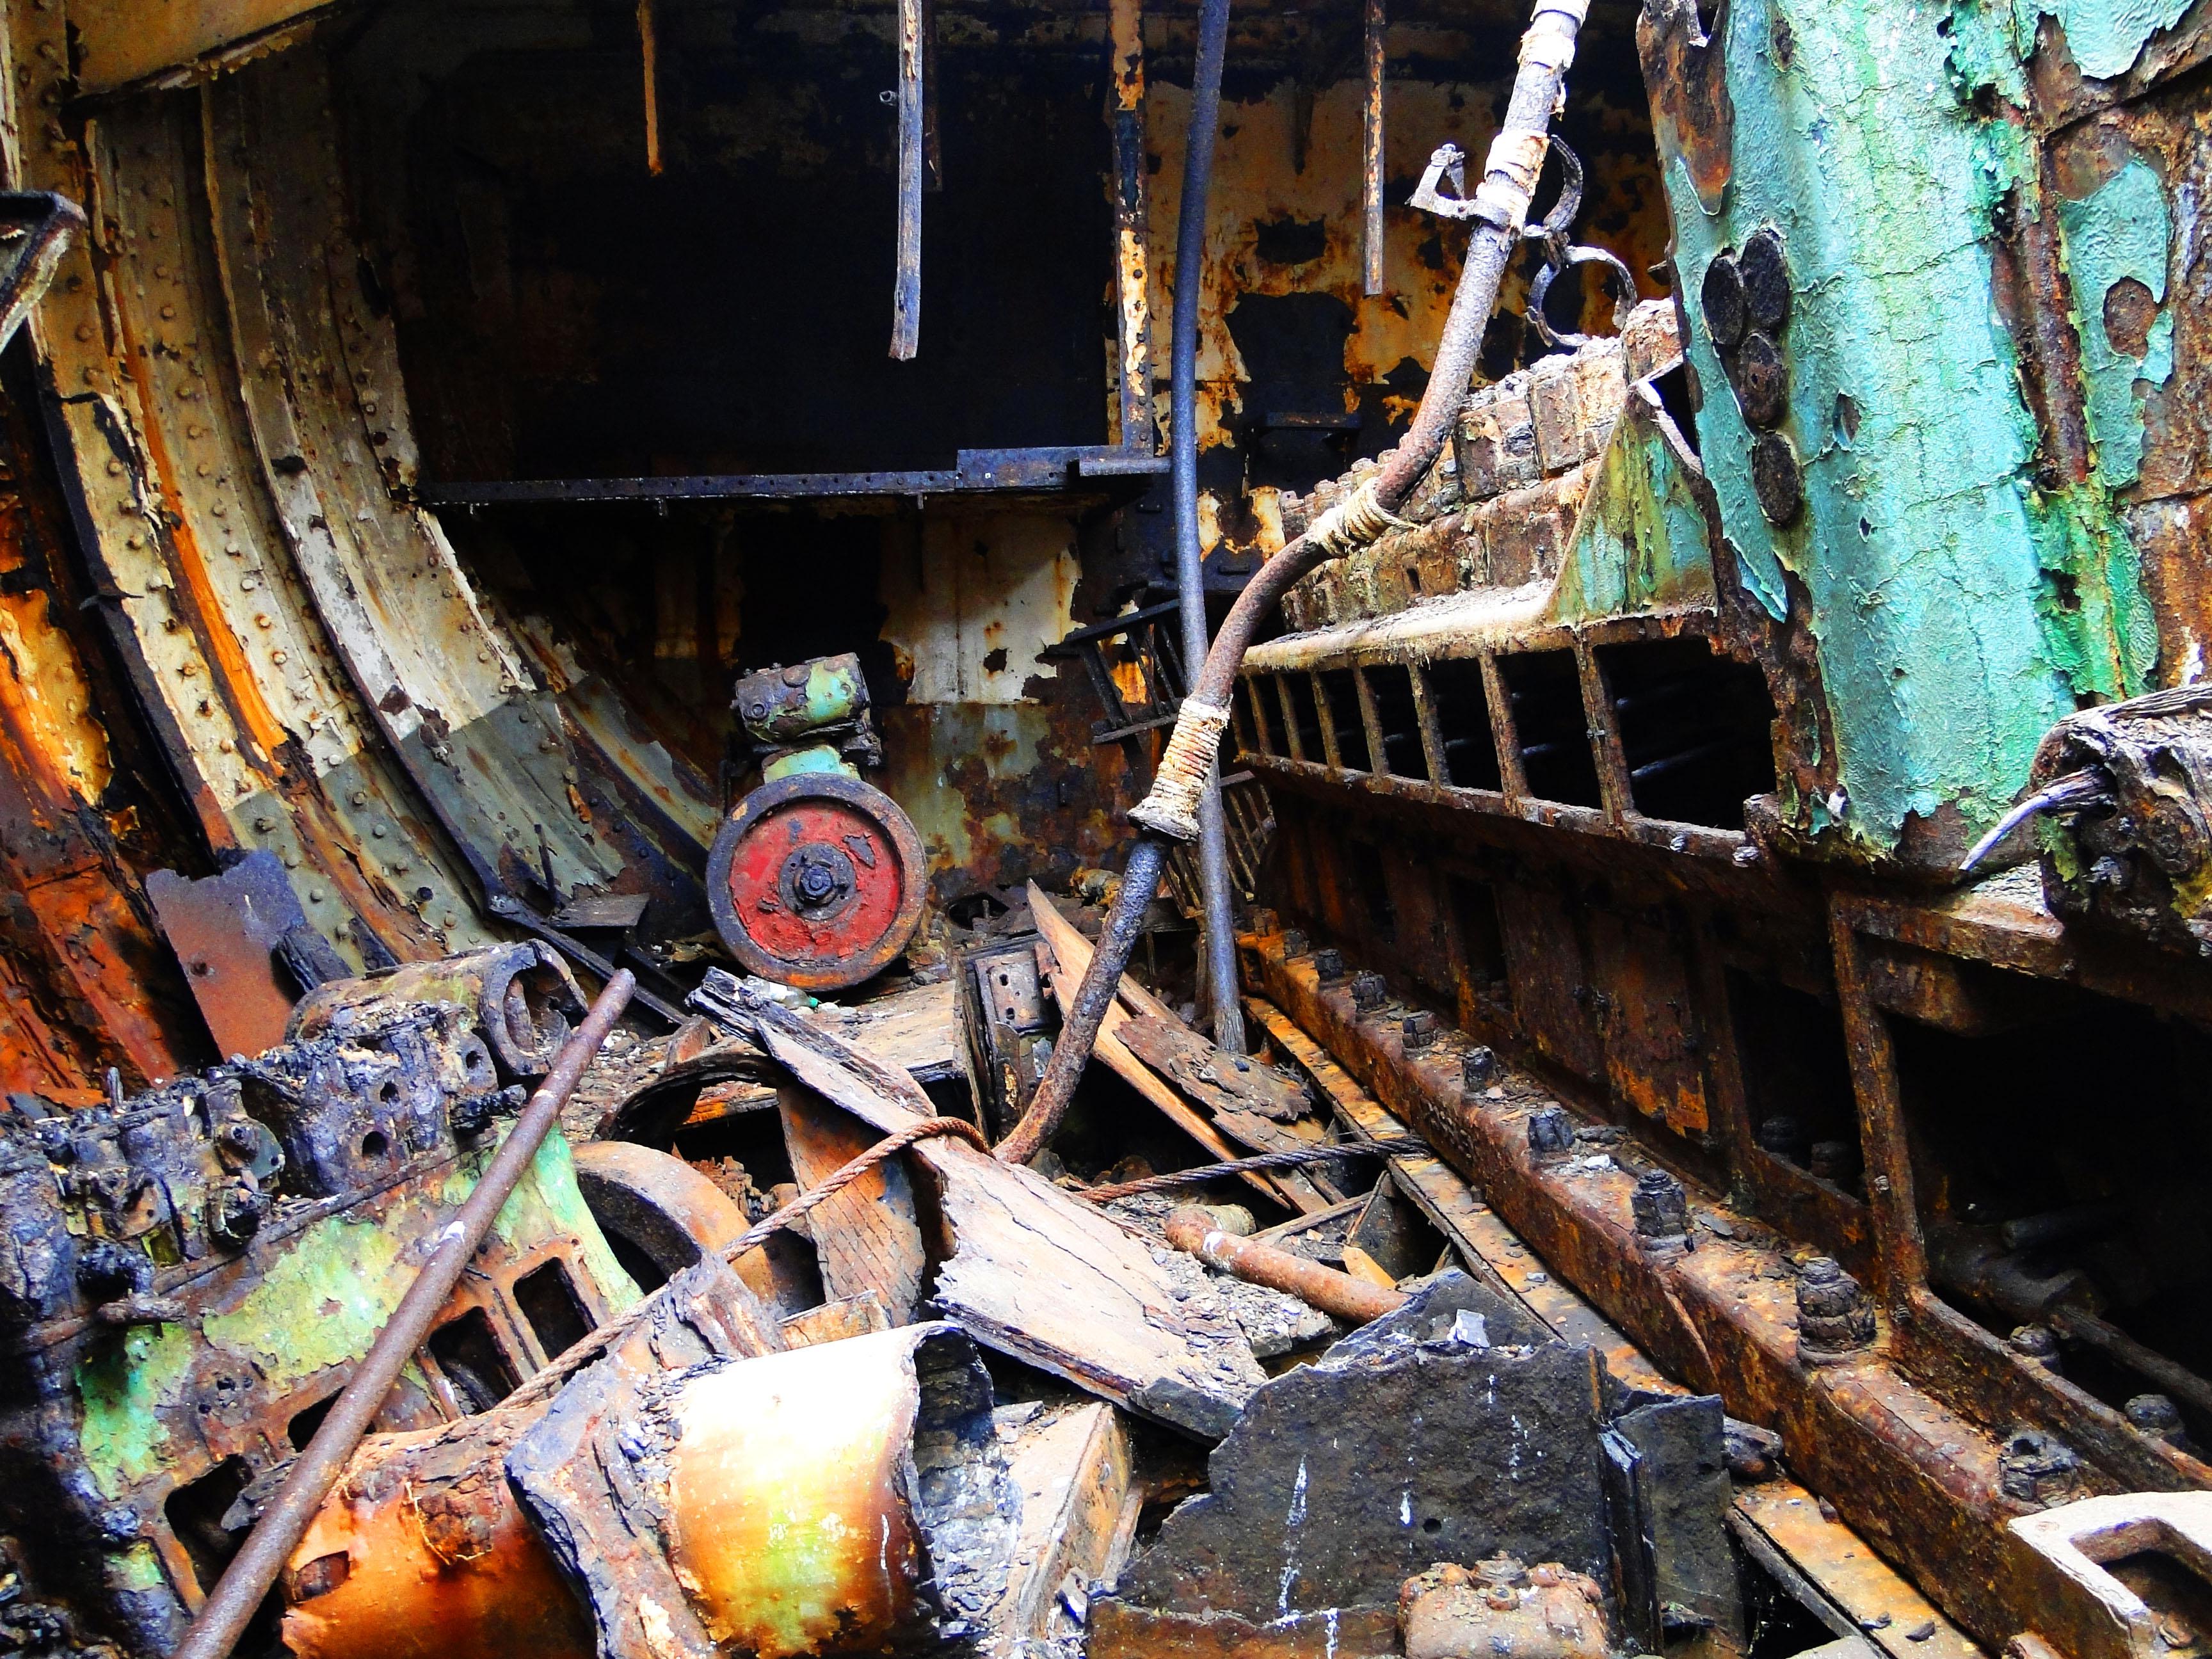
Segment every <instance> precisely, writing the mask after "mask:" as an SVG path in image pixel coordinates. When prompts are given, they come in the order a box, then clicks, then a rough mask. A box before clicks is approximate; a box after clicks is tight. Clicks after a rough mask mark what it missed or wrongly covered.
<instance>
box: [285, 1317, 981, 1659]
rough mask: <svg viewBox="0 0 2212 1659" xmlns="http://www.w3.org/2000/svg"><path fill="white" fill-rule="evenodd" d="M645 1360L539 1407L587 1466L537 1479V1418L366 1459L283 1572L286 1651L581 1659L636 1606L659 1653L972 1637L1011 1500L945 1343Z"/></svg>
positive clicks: (836, 1647)
mask: <svg viewBox="0 0 2212 1659" xmlns="http://www.w3.org/2000/svg"><path fill="white" fill-rule="evenodd" d="M644 1352H645V1351H644V1349H643V1347H639V1348H638V1349H637V1351H636V1352H632V1353H630V1354H629V1356H628V1358H627V1359H626V1361H625V1362H623V1363H622V1364H617V1365H614V1366H613V1367H612V1368H609V1367H607V1366H605V1365H603V1366H602V1367H601V1368H598V1369H597V1370H596V1371H595V1373H586V1374H585V1375H584V1376H580V1377H579V1378H578V1379H577V1383H576V1384H575V1385H574V1386H575V1387H576V1388H577V1389H579V1390H580V1392H579V1393H578V1394H577V1395H574V1397H568V1396H564V1401H565V1403H564V1404H563V1405H562V1407H561V1410H562V1411H563V1412H565V1413H568V1415H569V1417H570V1419H572V1425H573V1424H580V1425H582V1431H583V1433H584V1434H585V1436H586V1441H585V1445H586V1446H587V1447H589V1448H590V1449H582V1448H579V1447H574V1446H571V1445H568V1443H561V1446H560V1451H559V1452H558V1453H556V1459H555V1461H556V1462H557V1465H558V1467H557V1468H554V1469H551V1470H548V1469H547V1468H546V1467H545V1465H546V1463H547V1462H548V1459H547V1457H546V1455H545V1452H544V1448H535V1449H533V1444H532V1435H533V1432H538V1431H540V1425H541V1423H543V1422H544V1417H545V1413H544V1412H543V1411H541V1410H538V1409H525V1410H520V1411H518V1410H516V1409H515V1408H514V1407H501V1409H499V1410H496V1411H493V1412H489V1413H485V1414H484V1415H483V1416H482V1417H479V1418H475V1419H469V1420H468V1421H466V1422H464V1423H459V1424H455V1425H451V1426H449V1427H447V1428H445V1429H441V1430H435V1431H429V1432H428V1433H423V1434H412V1435H393V1436H388V1437H381V1438H380V1439H379V1440H378V1441H375V1442H372V1443H369V1444H368V1445H366V1446H364V1447H363V1448H362V1451H361V1453H360V1455H358V1456H356V1458H355V1460H354V1462H352V1464H351V1465H350V1466H349V1468H347V1471H346V1477H345V1480H344V1481H343V1484H342V1485H341V1486H340V1487H339V1488H338V1490H337V1492H334V1493H333V1494H332V1495H331V1498H330V1500H329V1501H328V1502H327V1503H326V1504H325V1505H324V1507H323V1510H322V1511H321V1512H320V1513H319V1515H318V1516H316V1518H315V1522H314V1525H313V1528H312V1529H311V1530H310V1532H309V1533H308V1534H307V1539H306V1540H305V1541H304V1542H303V1543H302V1544H301V1547H300V1548H299V1549H298V1550H297V1551H296V1552H295V1553H294V1555H293V1557H292V1560H291V1563H290V1565H289V1567H288V1569H287V1571H286V1573H285V1577H284V1588H285V1591H286V1598H287V1601H288V1602H289V1607H288V1608H287V1611H286V1613H285V1615H284V1641H285V1645H286V1646H287V1647H288V1648H289V1650H291V1651H292V1652H293V1653H294V1654H295V1655H297V1656H299V1659H442V1656H445V1655H448V1654H465V1655H469V1656H471V1659H524V1656H530V1659H589V1656H590V1655H592V1653H593V1652H594V1651H595V1650H598V1649H599V1646H600V1643H599V1635H600V1634H604V1632H603V1631H599V1629H598V1626H605V1625H616V1626H621V1625H623V1624H624V1623H625V1622H634V1621H635V1620H636V1618H637V1616H638V1609H639V1607H642V1606H644V1605H646V1604H647V1603H650V1604H652V1605H653V1606H654V1607H656V1608H657V1609H658V1613H657V1615H656V1616H657V1618H659V1620H663V1621H665V1628H666V1631H667V1633H668V1637H669V1641H668V1650H670V1651H691V1652H696V1651H702V1650H705V1649H706V1648H707V1647H708V1645H709V1644H711V1645H712V1646H713V1647H716V1648H719V1649H720V1650H722V1651H724V1652H727V1653H745V1654H751V1655H756V1656H759V1659H794V1656H799V1655H803V1654H814V1653H829V1652H836V1653H848V1652H849V1653H861V1652H866V1653H875V1652H896V1651H906V1650H910V1649H912V1650H921V1649H926V1648H928V1647H931V1646H933V1644H938V1643H941V1642H943V1641H945V1640H946V1639H948V1638H963V1637H967V1638H972V1637H975V1636H977V1635H980V1634H981V1631H982V1628H983V1625H984V1622H985V1620H986V1617H987V1613H988V1611H989V1609H990V1607H992V1605H993V1604H994V1602H995V1601H996V1599H997V1597H998V1595H1000V1592H1001V1591H1002V1589H1003V1588H1004V1586H1005V1584H1006V1580H1007V1577H1008V1576H1009V1575H1010V1574H1011V1573H1012V1571H1013V1559H1012V1557H1013V1544H1014V1537H1015V1534H1016V1530H1017V1527H1018V1496H1017V1495H1016V1493H1015V1489H1014V1487H1013V1486H1012V1481H1011V1479H1010V1477H1009V1476H1008V1475H1007V1474H1006V1465H1005V1462H1004V1457H1003V1455H1002V1454H1001V1453H1000V1449H999V1443H998V1439H997V1436H996V1434H995V1432H994V1430H993V1428H992V1422H991V1403H992V1401H991V1393H990V1389H989V1385H988V1382H987V1378H986V1376H985V1374H984V1372H983V1370H982V1366H981V1361H980V1360H979V1359H978V1358H977V1357H976V1355H975V1347H974V1345H973V1344H972V1343H971V1342H970V1341H969V1339H968V1338H967V1336H966V1335H965V1334H963V1333H962V1332H961V1331H960V1330H958V1329H957V1328H956V1327H953V1326H951V1325H947V1324H942V1323H936V1324H927V1325H917V1326H909V1327H907V1328H903V1329H900V1330H894V1331H883V1332H878V1333H876V1334H872V1335H867V1336H860V1337H853V1338H849V1339H848V1340H844V1341H840V1342H830V1343H824V1344H823V1345H821V1346H818V1347H812V1348H805V1349H801V1350H798V1351H795V1352H785V1353H771V1354H766V1355H763V1356H761V1357H759V1358H750V1359H744V1360H739V1361H735V1362H732V1361H727V1360H721V1361H709V1362H708V1363H706V1364H697V1365H694V1366H691V1367H690V1368H689V1369H686V1370H678V1371H675V1372H660V1371H658V1370H655V1369H654V1368H653V1366H652V1364H650V1363H649V1362H644V1361H643V1358H642V1356H643V1354H644ZM562 1426H563V1425H558V1424H545V1425H544V1428H545V1429H546V1430H556V1429H559V1428H561V1427H562ZM601 1438H604V1439H605V1445H604V1446H602V1445H601V1444H600V1439H601ZM577 1452H580V1455H561V1454H565V1453H577ZM603 1453H604V1455H602V1454H603ZM511 1456H512V1457H513V1458H514V1460H515V1461H514V1462H512V1463H510V1462H509V1459H510V1457H511ZM610 1457H611V1458H612V1460H613V1461H614V1462H615V1463H617V1464H618V1465H619V1466H620V1467H621V1468H622V1470H623V1478H622V1480H621V1481H620V1483H619V1485H617V1483H615V1482H613V1481H611V1480H607V1479H606V1478H605V1469H606V1468H607V1467H608V1462H607V1460H608V1458H610ZM510 1469H513V1470H516V1471H517V1474H515V1476H514V1478H513V1479H510V1478H509V1470H510ZM518 1486H520V1487H522V1488H524V1489H525V1491H524V1493H523V1497H522V1498H521V1500H520V1504H519V1503H518V1500H517V1497H516V1492H517V1488H518ZM525 1505H527V1506H528V1507H527V1510H526V1508H525V1507H524V1506H525ZM638 1505H642V1506H643V1507H642V1508H640V1507H636V1506H638ZM648 1512H649V1516H650V1523H649V1524H648V1523H647V1516H648ZM533 1516H534V1517H536V1518H537V1519H538V1520H539V1521H541V1522H548V1523H549V1524H548V1526H547V1530H546V1532H545V1533H541V1532H540V1531H539V1530H538V1528H536V1527H533V1526H532V1524H531V1520H532V1517H533ZM549 1534H550V1536H552V1537H553V1538H554V1539H555V1540H556V1543H555V1544H554V1545H551V1546H549V1545H548V1543H547V1542H546V1541H545V1539H546V1536H547V1535H549ZM641 1541H659V1543H662V1544H665V1554H663V1553H659V1551H657V1550H654V1549H653V1548H652V1547H651V1546H650V1545H641ZM610 1568H613V1569H615V1570H614V1571H608V1569H610ZM579 1569H580V1571H579ZM579 1579H581V1580H582V1581H583V1583H581V1585H579V1583H578V1580H579ZM579 1589H581V1590H582V1592H583V1593H582V1594H579V1593H578V1591H579ZM609 1650H634V1649H623V1648H620V1646H619V1644H609Z"/></svg>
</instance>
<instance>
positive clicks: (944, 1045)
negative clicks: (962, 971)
mask: <svg viewBox="0 0 2212 1659" xmlns="http://www.w3.org/2000/svg"><path fill="white" fill-rule="evenodd" d="M803 1018H805V1020H806V1021H807V1023H808V1024H811V1025H818V1026H820V1027H821V1028H822V1029H823V1030H825V1031H828V1032H829V1033H830V1034H831V1035H833V1036H840V1037H842V1038H843V1039H844V1040H845V1041H846V1042H849V1043H851V1044H852V1045H853V1046H854V1048H859V1049H861V1050H863V1051H864V1052H866V1054H870V1055H872V1057H874V1058H875V1059H876V1060H880V1061H881V1062H882V1063H883V1064H884V1065H885V1066H897V1067H898V1068H899V1069H900V1070H901V1071H902V1072H904V1073H906V1074H907V1075H908V1077H910V1078H912V1079H914V1080H915V1082H917V1083H950V1082H951V1081H953V1080H954V1079H963V1078H965V1077H966V1076H967V1075H968V1066H967V1061H966V1060H965V1059H963V1056H962V1054H961V1042H960V994H959V987H957V986H956V985H955V984H954V983H953V982H952V981H951V980H950V979H944V980H939V981H938V982H937V983H935V984H933V985H917V986H915V987H912V988H911V989H908V990H904V991H895V992H893V993H892V994H890V995H889V996H885V997H876V998H874V999H872V1000H870V1001H867V1002H862V1003H856V1004H853V1005H851V1006H841V1005H838V1004H836V1003H824V1004H823V1006H820V1007H818V1008H810V1009H808V1010H807V1011H806V1012H805V1015H804V1016H803Z"/></svg>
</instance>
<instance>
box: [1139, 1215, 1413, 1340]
mask: <svg viewBox="0 0 2212 1659" xmlns="http://www.w3.org/2000/svg"><path fill="white" fill-rule="evenodd" d="M1167 1232H1168V1243H1170V1244H1172V1245H1174V1246H1175V1247H1176V1249H1178V1250H1184V1251H1188V1253H1189V1254H1190V1255H1194V1256H1196V1257H1197V1258H1198V1259H1199V1260H1200V1261H1203V1262H1204V1263H1206V1266H1207V1267H1218V1268H1220V1269H1221V1271H1222V1272H1224V1273H1234V1274H1235V1275H1236V1276H1237V1278H1239V1279H1245V1280H1248V1281H1249V1282H1250V1283H1252V1284H1254V1285H1266V1286H1267V1288H1268V1289H1270V1290H1274V1291H1285V1292H1286V1293H1287V1294H1289V1295H1291V1296H1294V1297H1297V1298H1298V1300H1299V1301H1301V1302H1304V1303H1305V1304H1308V1305H1309V1306H1311V1307H1316V1308H1318V1309H1320V1310H1322V1312H1323V1313H1325V1314H1328V1316H1330V1317H1332V1318H1334V1319H1346V1320H1350V1321H1351V1322H1352V1323H1353V1324H1355V1325H1364V1324H1365V1323H1367V1322H1368V1321H1369V1320H1370V1319H1380V1318H1382V1317H1383V1315H1384V1314H1387V1313H1395V1312H1396V1311H1397V1310H1399V1309H1400V1308H1402V1307H1404V1306H1405V1305H1406V1293H1405V1292H1404V1291H1394V1290H1386V1289H1385V1288H1384V1287H1383V1286H1382V1285H1370V1284H1369V1283H1368V1282H1367V1281H1366V1280H1365V1279H1354V1278H1353V1277H1352V1275H1351V1274H1350V1273H1339V1272H1337V1271H1336V1269H1335V1268H1334V1267H1322V1265H1321V1263H1320V1262H1318V1261H1307V1260H1306V1258H1305V1257H1304V1256H1302V1255H1291V1253H1290V1252H1289V1251H1288V1250H1279V1249H1276V1248H1275V1247H1274V1246H1273V1245H1272V1244H1255V1243H1253V1242H1252V1241H1251V1240H1250V1239H1249V1238H1238V1237H1236V1236H1235V1235H1234V1234H1231V1233H1225V1232H1223V1231H1221V1230H1220V1229H1219V1228H1218V1227H1217V1226H1215V1225H1213V1218H1212V1217H1211V1216H1209V1215H1207V1214H1206V1213H1205V1212H1203V1211H1200V1210H1197V1209H1194V1208H1191V1207H1189V1206H1184V1207H1182V1208H1180V1209H1177V1210H1175V1211H1173V1212H1170V1215H1169V1216H1168V1226H1167Z"/></svg>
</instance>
